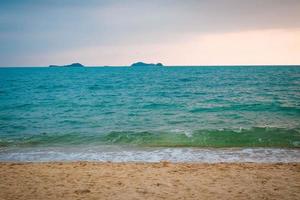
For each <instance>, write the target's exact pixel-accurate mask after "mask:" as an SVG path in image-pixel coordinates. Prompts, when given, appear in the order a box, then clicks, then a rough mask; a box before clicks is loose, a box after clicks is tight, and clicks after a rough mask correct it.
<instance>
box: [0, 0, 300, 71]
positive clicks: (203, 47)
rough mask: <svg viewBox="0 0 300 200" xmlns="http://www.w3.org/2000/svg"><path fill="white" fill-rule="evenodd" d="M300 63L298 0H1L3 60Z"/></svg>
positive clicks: (94, 63) (4, 62)
mask: <svg viewBox="0 0 300 200" xmlns="http://www.w3.org/2000/svg"><path fill="white" fill-rule="evenodd" d="M136 61H144V62H154V63H156V62H161V63H163V64H165V65H254V64H300V0H251V1H250V0H151V1H147V0H122V1H121V0H84V1H83V0H0V66H48V65H50V64H69V63H73V62H80V63H82V64H84V65H87V66H103V65H116V66H118V65H119V66H120V65H130V64H131V63H133V62H136Z"/></svg>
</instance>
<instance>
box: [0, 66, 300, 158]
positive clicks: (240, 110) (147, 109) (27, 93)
mask: <svg viewBox="0 0 300 200" xmlns="http://www.w3.org/2000/svg"><path fill="white" fill-rule="evenodd" d="M78 160H79V161H80V160H85V161H112V162H159V161H162V160H164V161H171V162H208V163H215V162H300V67H299V66H191V67H188V66H173V67H158V66H156V67H78V68H76V67H74V68H66V67H62V68H49V67H6V68H5V67H2V68H0V161H20V162H43V161H78Z"/></svg>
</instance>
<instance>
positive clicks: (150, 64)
mask: <svg viewBox="0 0 300 200" xmlns="http://www.w3.org/2000/svg"><path fill="white" fill-rule="evenodd" d="M131 67H163V64H161V63H157V64H154V63H144V62H136V63H133V64H132V65H131Z"/></svg>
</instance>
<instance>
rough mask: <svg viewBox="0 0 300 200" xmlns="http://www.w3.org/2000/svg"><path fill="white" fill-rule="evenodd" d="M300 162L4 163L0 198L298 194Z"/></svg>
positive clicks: (278, 196)
mask: <svg viewBox="0 0 300 200" xmlns="http://www.w3.org/2000/svg"><path fill="white" fill-rule="evenodd" d="M299 191H300V163H288V164H258V163H239V164H238V163H218V164H203V163H195V164H188V163H168V162H160V163H109V162H108V163H99V162H98V163H97V162H49V163H4V162H2V163H1V164H0V199H27V200H29V199H300V193H299Z"/></svg>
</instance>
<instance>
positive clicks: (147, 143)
mask: <svg viewBox="0 0 300 200" xmlns="http://www.w3.org/2000/svg"><path fill="white" fill-rule="evenodd" d="M67 145H125V146H142V147H213V148H225V147H278V148H300V132H299V130H298V129H284V128H270V127H254V128H251V129H240V130H230V129H224V130H197V131H193V132H189V134H186V132H184V131H178V130H177V131H170V132H150V131H144V132H133V131H129V132H128V131H127V132H124V131H119V132H117V131H114V132H109V133H107V134H94V135H87V134H82V133H70V134H46V133H43V134H39V135H32V136H27V137H19V138H2V139H0V147H11V146H15V147H32V146H67Z"/></svg>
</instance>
